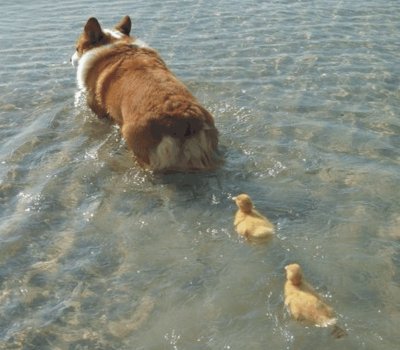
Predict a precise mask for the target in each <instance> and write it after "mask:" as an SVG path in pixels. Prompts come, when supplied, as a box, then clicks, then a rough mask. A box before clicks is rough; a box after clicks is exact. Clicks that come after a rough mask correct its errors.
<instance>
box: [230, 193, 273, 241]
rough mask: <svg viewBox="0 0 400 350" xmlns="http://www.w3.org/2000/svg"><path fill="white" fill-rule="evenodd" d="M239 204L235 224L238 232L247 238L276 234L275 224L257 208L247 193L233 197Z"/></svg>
mask: <svg viewBox="0 0 400 350" xmlns="http://www.w3.org/2000/svg"><path fill="white" fill-rule="evenodd" d="M233 200H234V201H235V202H236V204H237V206H238V208H239V209H238V211H237V212H236V214H235V221H234V223H233V224H234V226H235V229H236V232H237V233H239V234H240V235H242V236H245V237H247V238H267V237H271V236H272V235H273V234H274V225H273V224H272V223H271V222H270V221H269V220H268V219H267V218H266V217H265V216H263V215H261V214H260V213H259V212H258V211H257V210H255V209H254V206H253V203H252V201H251V199H250V197H249V196H248V195H247V194H240V195H239V196H237V197H233Z"/></svg>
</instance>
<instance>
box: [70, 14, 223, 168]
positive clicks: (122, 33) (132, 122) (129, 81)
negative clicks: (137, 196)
mask: <svg viewBox="0 0 400 350" xmlns="http://www.w3.org/2000/svg"><path fill="white" fill-rule="evenodd" d="M130 31H131V20H130V18H129V16H125V17H124V18H123V19H122V20H121V21H120V22H119V23H118V24H117V25H116V26H115V28H114V29H112V30H109V29H102V28H101V26H100V24H99V22H98V21H97V19H96V18H93V17H92V18H89V20H88V21H87V23H86V25H85V27H84V31H83V33H82V34H81V35H80V37H79V38H78V41H77V45H76V52H75V54H74V55H73V56H72V58H71V61H72V64H73V65H74V66H75V67H77V81H78V86H79V88H80V89H81V90H83V91H84V92H85V94H86V99H87V103H88V105H89V107H90V108H91V109H92V110H93V112H94V113H96V114H97V116H98V117H100V118H103V117H106V118H109V119H111V120H112V121H113V122H114V123H117V124H118V125H119V126H120V128H121V133H122V136H123V137H124V139H125V140H126V143H127V145H128V147H129V148H130V149H131V150H132V151H133V153H134V155H135V156H136V159H137V161H138V163H139V164H140V165H141V166H143V167H145V168H149V169H152V170H155V171H196V170H212V169H214V168H216V167H217V165H218V164H219V162H220V159H219V157H218V155H217V147H218V131H217V129H216V128H215V125H214V119H213V117H212V115H211V114H210V113H209V112H208V111H207V110H206V109H205V108H204V107H202V106H201V105H200V103H199V102H198V101H197V100H196V98H195V97H194V96H193V95H192V94H191V93H190V92H189V90H188V89H187V88H186V86H185V85H184V84H183V83H182V82H181V81H179V80H178V79H177V78H176V77H175V76H174V74H173V73H171V71H170V70H169V69H168V68H167V66H166V64H165V63H164V61H163V60H162V59H161V57H160V56H159V55H158V53H157V52H156V51H155V50H153V49H151V48H150V47H148V46H147V45H146V44H145V43H144V42H142V41H140V40H138V39H136V38H134V37H132V36H130V35H129V34H130Z"/></svg>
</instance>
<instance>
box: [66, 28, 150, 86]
mask: <svg viewBox="0 0 400 350" xmlns="http://www.w3.org/2000/svg"><path fill="white" fill-rule="evenodd" d="M103 31H104V33H107V34H110V35H111V36H112V37H114V38H115V39H122V38H123V37H124V34H122V33H121V32H119V31H117V30H115V29H103ZM132 44H133V45H136V46H139V47H149V46H148V45H147V44H146V43H145V42H144V41H142V40H140V39H135V41H134V42H133V43H132ZM114 45H115V44H109V45H104V46H101V47H97V48H95V49H92V50H89V51H87V52H85V53H84V54H83V55H82V56H81V57H80V58H79V57H78V55H77V53H76V52H75V54H74V55H73V56H72V64H73V65H74V66H76V65H78V69H77V72H76V77H77V82H78V87H79V89H81V90H86V84H85V81H86V77H87V75H88V72H89V69H90V68H91V67H92V66H93V62H94V61H95V60H96V58H97V57H98V55H99V54H100V53H101V52H102V51H103V50H106V49H109V48H111V47H113V46H114Z"/></svg>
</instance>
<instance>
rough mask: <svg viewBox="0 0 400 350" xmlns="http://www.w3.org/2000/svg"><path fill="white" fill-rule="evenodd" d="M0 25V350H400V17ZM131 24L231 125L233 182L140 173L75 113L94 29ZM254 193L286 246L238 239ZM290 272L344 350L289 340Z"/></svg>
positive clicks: (121, 9)
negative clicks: (241, 214)
mask: <svg viewBox="0 0 400 350" xmlns="http://www.w3.org/2000/svg"><path fill="white" fill-rule="evenodd" d="M0 9H1V12H2V14H3V16H2V20H1V21H0V29H1V33H2V34H1V36H0V67H1V68H0V138H1V140H2V142H1V143H0V216H1V221H0V315H1V317H0V348H1V349H52V350H54V349H68V350H72V349H77V350H78V349H127V350H128V349H255V350H256V349H311V348H315V349H321V348H323V349H379V350H380V349H382V350H392V349H395V348H397V347H398V324H399V322H400V285H399V283H400V273H399V266H400V250H399V249H400V243H399V239H400V229H399V227H400V201H399V196H398V190H399V185H400V175H399V174H400V151H399V146H400V137H399V132H400V119H399V113H400V108H399V97H400V95H399V89H398V87H399V82H400V71H399V65H398V43H399V42H400V24H399V23H400V22H399V20H398V19H399V17H398V14H399V11H400V3H399V2H398V1H397V0H392V1H383V0H375V1H372V0H365V1H362V2H350V1H329V0H323V1H318V2H309V1H283V0H281V1H268V2H267V1H256V0H242V1H227V0H217V1H213V2H212V3H211V2H209V1H205V0H186V1H181V0H180V1H174V0H169V1H158V0H154V1H142V0H138V1H135V2H132V1H113V2H109V1H102V0H99V1H96V2H93V1H85V0H83V1H82V0H81V1H77V0H68V1H63V2H59V3H57V2H51V1H44V0H39V1H34V2H33V1H26V0H17V1H14V0H13V1H11V0H4V1H2V3H1V5H0ZM126 14H129V15H130V16H131V17H132V19H133V31H134V33H135V35H137V36H138V37H140V38H141V39H143V40H144V41H146V42H147V43H149V44H150V45H151V46H153V47H155V48H157V49H158V50H159V52H160V54H161V55H162V56H163V58H164V59H165V61H166V62H167V64H168V65H169V66H170V68H171V69H172V70H173V71H174V72H175V73H176V74H177V76H178V77H180V78H181V79H182V80H183V81H184V82H185V83H186V84H187V85H188V87H189V88H190V89H191V91H192V92H193V93H194V94H195V95H196V96H197V97H198V98H199V99H200V100H201V101H202V103H203V104H204V105H205V106H206V107H207V108H208V109H209V110H210V111H211V112H212V113H213V115H214V116H215V119H216V124H217V127H218V129H219V130H220V133H221V149H222V152H223V154H224V157H225V159H226V162H225V165H224V166H223V167H222V168H221V169H219V170H218V171H216V172H213V173H208V174H170V175H167V176H155V175H153V174H151V173H146V172H144V171H142V170H141V169H139V168H138V167H137V166H136V165H135V163H134V161H133V159H132V156H131V154H130V153H129V152H128V151H127V149H126V146H125V144H124V142H123V140H121V138H120V136H119V131H118V129H117V128H115V127H114V126H112V125H110V124H109V123H106V122H104V121H101V120H98V119H97V118H96V117H95V116H94V115H93V114H92V113H91V112H90V111H89V110H88V109H87V107H86V106H85V104H84V103H82V100H80V99H76V92H77V89H76V83H75V75H74V73H75V72H74V70H73V68H72V67H71V65H70V63H69V57H70V56H71V54H72V53H73V49H74V43H75V40H76V38H77V36H78V34H79V33H80V31H81V29H82V27H83V25H84V23H85V21H86V19H87V18H88V17H90V16H97V17H98V18H99V20H100V22H101V23H102V24H104V25H105V26H106V27H107V26H112V25H113V24H115V23H117V22H118V21H119V19H120V18H121V17H122V16H124V15H126ZM241 192H247V193H249V194H250V195H251V196H252V198H253V200H254V202H255V204H256V206H257V208H258V210H259V211H261V212H263V213H264V214H266V215H267V216H268V217H269V218H270V219H271V220H272V221H273V222H274V224H275V225H276V226H277V229H278V230H277V238H276V239H275V240H274V241H273V242H271V243H270V244H268V245H265V244H249V243H247V242H245V241H243V240H241V239H239V238H238V237H237V235H236V234H235V232H234V231H233V227H232V224H233V214H234V212H235V207H234V205H233V203H232V200H231V197H232V196H234V195H236V194H238V193H241ZM294 261H296V262H298V263H300V264H301V265H302V266H303V268H304V271H305V274H306V276H307V277H308V280H309V281H310V282H311V283H312V284H313V285H315V287H316V288H317V289H318V291H319V292H320V293H321V294H323V295H324V296H325V297H326V298H327V299H328V301H329V302H330V303H331V304H332V305H333V306H334V308H335V309H336V310H337V312H338V315H339V321H340V324H341V325H342V326H343V327H345V328H346V329H347V331H348V333H349V335H348V337H346V338H345V339H342V340H339V341H338V340H334V339H333V338H332V337H331V336H330V335H329V331H327V330H324V329H318V328H313V327H311V328H310V327H308V328H306V327H303V326H302V325H299V324H297V323H294V322H293V321H290V319H289V318H288V316H287V314H286V313H285V312H284V309H283V296H282V292H283V283H284V274H283V267H284V266H285V265H286V264H287V263H290V262H294Z"/></svg>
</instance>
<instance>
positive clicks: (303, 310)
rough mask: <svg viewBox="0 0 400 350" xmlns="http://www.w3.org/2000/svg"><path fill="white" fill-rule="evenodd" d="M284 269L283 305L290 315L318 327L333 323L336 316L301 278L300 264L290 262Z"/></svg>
mask: <svg viewBox="0 0 400 350" xmlns="http://www.w3.org/2000/svg"><path fill="white" fill-rule="evenodd" d="M285 269H286V277H287V280H286V283H285V291H284V292H285V305H286V307H287V308H288V310H289V312H290V314H291V315H292V317H293V318H294V319H295V320H298V321H307V322H310V323H312V324H315V325H317V326H320V327H326V326H330V325H334V324H335V323H336V318H335V315H334V311H333V309H332V308H331V307H330V306H329V305H327V304H326V303H325V302H324V301H323V300H322V299H321V297H320V296H319V295H318V293H317V292H316V291H315V290H314V288H313V287H312V286H311V285H309V284H308V283H307V282H306V281H304V280H303V276H302V272H301V268H300V266H299V265H298V264H290V265H287V266H286V268H285Z"/></svg>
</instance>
